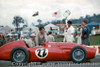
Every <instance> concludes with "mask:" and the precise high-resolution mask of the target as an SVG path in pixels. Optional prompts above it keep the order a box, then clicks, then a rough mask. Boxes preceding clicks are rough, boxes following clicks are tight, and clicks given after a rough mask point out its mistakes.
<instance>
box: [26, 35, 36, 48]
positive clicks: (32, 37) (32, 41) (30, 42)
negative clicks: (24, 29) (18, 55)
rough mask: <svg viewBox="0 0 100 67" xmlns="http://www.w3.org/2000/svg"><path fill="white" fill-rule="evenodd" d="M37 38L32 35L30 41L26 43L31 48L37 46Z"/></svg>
mask: <svg viewBox="0 0 100 67" xmlns="http://www.w3.org/2000/svg"><path fill="white" fill-rule="evenodd" d="M35 37H36V35H35V34H31V35H30V39H28V40H26V43H27V44H28V46H29V48H32V47H34V46H36V43H35Z"/></svg>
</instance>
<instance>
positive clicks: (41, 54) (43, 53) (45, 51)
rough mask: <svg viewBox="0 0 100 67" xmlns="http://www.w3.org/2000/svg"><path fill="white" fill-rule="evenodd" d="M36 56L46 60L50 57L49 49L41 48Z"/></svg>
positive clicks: (36, 52) (37, 50) (36, 51)
mask: <svg viewBox="0 0 100 67" xmlns="http://www.w3.org/2000/svg"><path fill="white" fill-rule="evenodd" d="M35 54H36V56H37V57H38V58H40V59H44V58H45V57H47V55H48V49H45V48H39V49H36V50H35Z"/></svg>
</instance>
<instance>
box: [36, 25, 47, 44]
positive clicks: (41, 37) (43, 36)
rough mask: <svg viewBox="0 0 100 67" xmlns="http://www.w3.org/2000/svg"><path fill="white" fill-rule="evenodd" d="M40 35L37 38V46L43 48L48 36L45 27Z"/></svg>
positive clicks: (40, 29) (41, 29)
mask: <svg viewBox="0 0 100 67" xmlns="http://www.w3.org/2000/svg"><path fill="white" fill-rule="evenodd" d="M39 31H40V32H39V33H38V34H37V36H36V44H37V45H39V46H42V45H43V43H44V42H46V41H47V35H46V33H45V29H44V27H40V28H39Z"/></svg>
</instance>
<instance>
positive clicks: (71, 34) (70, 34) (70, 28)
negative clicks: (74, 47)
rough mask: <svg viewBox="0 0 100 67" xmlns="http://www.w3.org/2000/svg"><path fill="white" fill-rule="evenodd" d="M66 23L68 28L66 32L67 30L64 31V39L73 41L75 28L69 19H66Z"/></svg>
mask: <svg viewBox="0 0 100 67" xmlns="http://www.w3.org/2000/svg"><path fill="white" fill-rule="evenodd" d="M67 24H68V29H67V30H66V32H67V33H66V36H67V39H66V40H67V42H71V43H73V41H74V32H75V29H74V27H73V26H72V22H71V21H68V22H67Z"/></svg>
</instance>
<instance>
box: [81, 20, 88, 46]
mask: <svg viewBox="0 0 100 67" xmlns="http://www.w3.org/2000/svg"><path fill="white" fill-rule="evenodd" d="M82 26H83V28H82V36H81V38H82V44H84V45H90V40H89V27H88V26H87V22H86V21H83V22H82Z"/></svg>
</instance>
